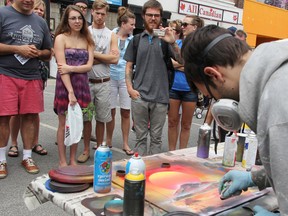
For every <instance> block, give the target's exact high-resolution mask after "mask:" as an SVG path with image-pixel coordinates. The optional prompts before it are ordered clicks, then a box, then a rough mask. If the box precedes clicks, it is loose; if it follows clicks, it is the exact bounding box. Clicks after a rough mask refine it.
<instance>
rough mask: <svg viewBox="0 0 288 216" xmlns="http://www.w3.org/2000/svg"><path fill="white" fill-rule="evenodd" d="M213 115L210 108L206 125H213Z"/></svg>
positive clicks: (206, 117)
mask: <svg viewBox="0 0 288 216" xmlns="http://www.w3.org/2000/svg"><path fill="white" fill-rule="evenodd" d="M213 119H214V118H213V115H212V113H211V106H209V108H208V110H207V113H206V116H205V121H204V123H207V124H208V125H211V123H212V121H213Z"/></svg>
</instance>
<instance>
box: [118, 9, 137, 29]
mask: <svg viewBox="0 0 288 216" xmlns="http://www.w3.org/2000/svg"><path fill="white" fill-rule="evenodd" d="M129 18H130V19H136V16H135V14H134V13H133V12H132V11H130V10H129V8H126V7H119V8H118V17H117V25H118V26H119V27H121V24H122V23H127V22H128V20H129Z"/></svg>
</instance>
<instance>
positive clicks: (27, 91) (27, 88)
mask: <svg viewBox="0 0 288 216" xmlns="http://www.w3.org/2000/svg"><path fill="white" fill-rule="evenodd" d="M43 111H44V101H43V82H42V80H23V79H17V78H13V77H10V76H6V75H3V74H0V116H10V115H17V114H29V113H40V112H43Z"/></svg>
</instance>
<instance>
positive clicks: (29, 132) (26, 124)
mask: <svg viewBox="0 0 288 216" xmlns="http://www.w3.org/2000/svg"><path fill="white" fill-rule="evenodd" d="M37 115H38V114H23V115H21V121H20V122H21V124H20V132H21V136H22V141H23V149H26V150H30V149H32V142H33V140H34V138H35V121H36V120H37Z"/></svg>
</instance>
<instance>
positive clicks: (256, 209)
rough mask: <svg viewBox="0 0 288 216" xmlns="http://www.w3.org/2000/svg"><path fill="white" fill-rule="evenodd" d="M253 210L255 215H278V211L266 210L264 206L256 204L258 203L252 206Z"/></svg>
mask: <svg viewBox="0 0 288 216" xmlns="http://www.w3.org/2000/svg"><path fill="white" fill-rule="evenodd" d="M253 211H254V215H255V216H279V215H280V213H273V212H270V211H268V210H266V209H265V208H263V207H261V206H258V205H256V206H254V208H253Z"/></svg>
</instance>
